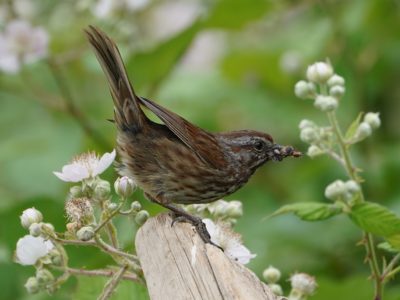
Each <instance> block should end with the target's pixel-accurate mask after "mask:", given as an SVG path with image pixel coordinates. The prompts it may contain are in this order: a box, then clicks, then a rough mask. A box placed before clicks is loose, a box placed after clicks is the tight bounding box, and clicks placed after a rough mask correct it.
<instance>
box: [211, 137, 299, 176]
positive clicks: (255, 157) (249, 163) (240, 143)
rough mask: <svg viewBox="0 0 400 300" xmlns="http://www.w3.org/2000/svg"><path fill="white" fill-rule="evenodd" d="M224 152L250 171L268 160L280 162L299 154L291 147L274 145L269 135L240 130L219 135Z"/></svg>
mask: <svg viewBox="0 0 400 300" xmlns="http://www.w3.org/2000/svg"><path fill="white" fill-rule="evenodd" d="M219 140H220V141H221V142H222V144H223V145H224V147H226V150H228V152H229V153H230V154H231V155H232V157H233V158H234V160H236V161H238V162H239V163H240V164H241V165H242V166H246V167H247V168H248V169H250V170H255V169H257V168H258V167H260V166H262V165H263V164H264V163H265V162H267V161H269V160H274V161H281V160H282V159H283V158H285V157H288V156H293V157H298V156H301V153H300V152H298V151H295V150H294V149H293V147H291V146H281V145H279V144H276V143H274V140H273V139H272V137H271V136H270V135H269V134H266V133H263V132H259V131H253V130H240V131H232V132H227V133H222V134H220V135H219Z"/></svg>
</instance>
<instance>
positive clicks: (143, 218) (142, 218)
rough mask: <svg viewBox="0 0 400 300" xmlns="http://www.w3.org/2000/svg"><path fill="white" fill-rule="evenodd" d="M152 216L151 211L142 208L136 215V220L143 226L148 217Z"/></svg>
mask: <svg viewBox="0 0 400 300" xmlns="http://www.w3.org/2000/svg"><path fill="white" fill-rule="evenodd" d="M149 217H150V215H149V213H148V212H147V210H141V211H139V212H138V213H137V214H136V216H135V222H136V223H137V224H138V225H139V226H142V225H143V224H144V223H145V222H146V221H147V219H148V218H149Z"/></svg>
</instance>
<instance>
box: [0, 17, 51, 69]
mask: <svg viewBox="0 0 400 300" xmlns="http://www.w3.org/2000/svg"><path fill="white" fill-rule="evenodd" d="M48 43H49V36H48V34H47V32H46V31H45V30H44V29H43V28H42V27H32V26H31V24H29V23H28V22H26V21H23V20H14V21H11V22H9V23H8V24H7V26H6V28H5V30H4V32H3V33H0V70H3V71H4V72H8V73H16V72H18V70H19V69H20V67H21V64H22V63H32V62H35V61H37V60H39V59H41V58H44V57H45V56H46V55H47V50H48Z"/></svg>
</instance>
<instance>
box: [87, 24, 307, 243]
mask: <svg viewBox="0 0 400 300" xmlns="http://www.w3.org/2000/svg"><path fill="white" fill-rule="evenodd" d="M86 34H87V37H88V40H89V42H90V44H91V45H92V47H93V49H94V52H95V54H96V56H97V59H98V60H99V62H100V65H101V67H102V68H103V71H104V73H105V74H106V76H107V80H108V83H109V87H110V91H111V95H112V98H113V101H114V119H115V123H116V126H117V128H118V137H117V145H118V146H117V150H118V154H119V156H120V160H121V167H120V169H119V172H120V174H122V175H127V176H129V177H131V178H133V179H134V180H135V181H136V182H137V184H138V186H139V187H140V188H141V189H143V191H144V192H145V194H146V195H147V197H148V198H149V199H150V200H152V201H154V202H157V203H159V204H161V205H162V206H164V207H167V208H169V209H171V210H172V211H174V212H175V213H176V214H177V215H180V216H184V217H185V218H187V219H189V220H190V221H191V222H192V223H194V224H195V225H196V226H197V228H198V229H199V233H200V234H201V235H202V238H203V239H204V240H206V241H209V236H208V234H207V232H206V231H205V232H204V225H203V223H202V222H201V220H200V219H199V218H197V217H194V216H191V215H189V214H187V213H185V211H183V210H182V209H180V208H179V207H177V206H175V205H173V203H179V204H194V203H207V202H212V201H215V200H218V199H220V198H221V197H223V196H226V195H229V194H231V193H233V192H235V191H236V190H237V189H239V188H240V187H242V186H243V185H244V184H245V183H246V182H247V181H248V179H249V178H250V176H251V175H252V174H253V173H254V171H255V170H256V169H257V168H258V167H260V166H261V165H263V164H264V163H265V162H267V161H268V160H282V159H283V158H284V157H287V156H299V155H300V153H299V152H296V151H294V150H293V148H292V147H282V146H280V145H278V144H274V143H273V140H272V137H271V136H270V135H269V134H266V133H262V132H257V131H252V130H240V131H234V132H226V133H211V132H208V131H206V130H203V129H201V128H199V127H197V126H195V125H194V124H192V123H190V122H188V121H187V120H185V119H183V118H182V117H180V116H178V115H177V114H175V113H173V112H171V111H169V110H167V109H166V108H164V107H162V106H160V105H158V104H157V103H155V102H153V101H151V100H149V99H146V98H143V97H139V96H137V95H136V93H135V91H134V90H133V88H132V85H131V84H130V81H129V79H128V75H127V73H126V70H125V67H124V64H123V61H122V58H121V55H120V53H119V51H118V48H117V46H116V45H115V43H114V42H113V41H112V40H111V39H110V38H109V37H108V36H107V35H106V34H105V33H104V32H102V31H100V30H99V29H97V28H95V27H92V26H90V27H89V28H88V29H87V30H86ZM141 106H144V107H146V108H147V109H149V110H150V111H152V112H153V113H154V114H155V115H156V116H157V117H158V118H160V120H161V121H162V122H163V123H164V124H157V123H155V122H152V121H151V120H149V119H148V118H147V117H146V115H145V114H144V112H143V110H142V108H141ZM202 231H203V232H202Z"/></svg>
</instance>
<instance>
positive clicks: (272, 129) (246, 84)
mask: <svg viewBox="0 0 400 300" xmlns="http://www.w3.org/2000/svg"><path fill="white" fill-rule="evenodd" d="M6 2H7V1H6ZM26 2H31V7H30V9H33V13H32V14H31V15H30V16H28V18H30V20H31V22H32V23H33V24H34V25H40V26H43V28H45V29H46V30H47V31H48V33H49V35H50V39H51V42H50V51H49V58H48V59H47V60H44V61H41V62H38V63H35V64H30V65H26V66H25V67H24V68H23V69H22V70H21V71H20V72H19V73H18V74H15V75H10V74H6V73H0V143H1V147H0V199H1V201H0V291H1V295H0V299H94V298H95V296H94V295H96V292H95V291H96V284H97V285H100V286H101V284H102V283H101V282H100V283H99V282H98V281H96V280H95V279H91V278H90V279H87V278H85V279H82V280H81V281H80V282H78V280H76V279H70V280H69V281H68V283H67V284H66V285H64V286H63V288H62V289H61V290H60V291H59V292H58V293H56V294H55V295H52V296H48V295H45V294H43V293H42V294H39V295H35V296H31V295H28V294H27V293H26V291H25V289H24V287H23V285H24V283H25V281H26V279H27V278H28V277H29V276H32V275H33V273H34V269H33V268H32V267H22V266H20V265H17V264H15V263H13V262H12V261H11V258H12V254H13V251H14V249H15V245H16V242H17V240H18V239H19V238H20V237H22V236H23V235H25V234H26V231H25V230H24V229H23V228H21V226H20V223H19V215H20V214H21V212H22V211H23V209H25V208H28V207H32V206H34V207H36V208H37V209H39V210H40V211H42V213H43V214H44V218H45V221H47V222H51V223H53V224H54V225H55V227H56V230H58V231H63V230H64V226H65V221H66V220H65V216H64V215H65V214H64V211H63V205H64V199H65V196H66V193H67V191H68V188H69V186H70V185H68V184H65V183H63V182H61V181H60V180H58V179H57V178H56V177H55V176H54V175H53V174H52V171H54V170H60V169H61V167H62V166H63V165H64V164H65V163H67V162H68V161H69V160H70V159H71V158H72V157H73V156H74V155H76V154H79V153H81V152H84V151H87V150H96V151H97V152H99V153H103V152H105V151H107V152H109V151H110V150H111V149H112V148H113V147H114V145H115V128H114V126H113V124H111V123H110V122H107V121H106V119H109V118H112V116H113V115H112V101H111V97H110V95H109V92H108V89H107V86H106V81H105V77H104V75H103V73H102V72H101V70H100V67H99V66H98V63H97V61H96V59H95V57H94V55H93V53H92V52H91V51H90V48H89V46H88V43H87V42H86V40H85V38H84V35H83V32H82V30H83V28H85V27H86V26H87V25H89V24H94V25H96V26H99V27H100V28H102V29H103V30H105V31H106V32H108V33H109V34H110V35H111V36H113V37H114V39H115V40H116V41H117V43H118V44H119V45H120V47H121V50H122V53H123V56H124V59H125V61H126V65H127V68H128V72H129V73H130V76H131V79H132V81H133V83H134V86H135V88H136V90H137V91H138V93H139V94H140V95H142V96H146V97H149V98H152V99H154V100H156V101H157V102H158V103H160V104H162V105H164V106H165V107H168V108H169V109H171V110H173V111H175V112H176V113H178V114H180V115H182V116H183V117H185V118H187V119H188V120H190V121H192V122H193V123H195V124H197V125H199V126H201V127H203V128H206V129H208V130H211V131H227V130H234V129H244V128H248V129H257V130H262V131H265V132H268V133H270V134H271V135H273V136H274V138H275V140H276V141H277V142H279V143H282V144H292V145H293V146H295V147H297V148H298V149H300V150H302V151H306V149H307V145H305V144H304V143H302V142H301V141H300V140H299V130H298V127H297V126H298V124H299V122H300V120H302V119H304V118H307V119H313V120H316V121H317V122H319V123H320V124H323V122H326V121H325V120H324V116H323V114H321V113H319V112H318V111H316V110H315V109H314V108H313V106H312V102H311V101H301V100H298V99H296V98H295V96H294V95H293V86H294V84H295V83H296V82H297V81H298V80H300V79H302V78H304V74H305V69H306V67H307V65H309V64H311V63H313V62H315V61H321V60H325V59H326V58H329V59H330V60H331V62H332V65H333V66H334V68H335V71H336V72H337V73H338V74H340V75H341V76H343V77H345V79H346V90H347V91H346V95H345V97H344V98H343V100H342V102H341V104H340V108H339V111H338V114H339V118H340V121H341V122H342V124H343V125H345V126H347V125H348V124H349V123H350V122H351V121H352V120H353V119H354V118H355V117H356V115H357V114H358V112H360V111H364V112H367V111H379V112H380V113H381V118H382V127H381V128H380V129H379V130H378V131H376V132H375V133H374V135H373V136H372V137H370V138H369V139H368V140H366V141H365V142H363V143H361V144H359V145H357V146H356V147H355V149H354V150H355V151H354V152H353V157H354V160H355V161H356V163H357V165H358V166H359V167H361V168H362V169H363V170H364V173H363V176H364V178H365V180H366V181H365V191H366V195H367V199H368V200H369V201H376V202H378V203H381V204H384V205H386V206H389V207H390V208H391V209H393V210H395V211H397V212H400V184H399V182H400V158H399V155H400V139H399V138H400V123H399V116H400V84H399V82H400V1H397V0H392V1H391V0H371V1H368V0H354V1H344V0H343V1H335V0H327V1H312V0H310V1H289V0H282V1H264V0H251V1H249V0H220V1H213V0H204V1H201V0H197V1H140V2H143V3H144V4H143V6H141V7H139V8H136V9H133V10H122V11H120V12H116V13H115V14H114V15H111V16H107V17H99V16H96V14H94V13H93V8H94V7H96V5H98V3H97V2H99V1H94V0H92V1H91V0H86V1H72V0H71V1H51V0H37V1H26ZM32 3H33V4H32ZM8 5H11V6H12V5H13V1H12V0H11V1H8ZM1 26H4V23H3V24H2V25H1ZM54 72H55V74H56V75H57V76H58V80H61V81H62V82H63V83H64V84H65V86H66V87H67V89H68V90H69V91H70V92H71V98H72V101H73V104H72V105H71V104H70V103H69V102H68V101H67V102H66V101H65V94H63V93H62V91H60V89H59V86H58V85H57V81H56V79H57V78H55V77H54ZM68 103H69V104H68ZM104 177H105V178H106V179H109V180H113V179H115V178H116V173H115V172H114V171H113V170H111V169H110V170H109V171H107V173H106V174H105V176H104ZM345 178H346V177H345V174H344V173H343V171H342V170H341V169H340V168H339V166H338V165H337V164H336V163H335V162H333V161H332V160H330V159H328V158H326V157H319V158H315V159H310V158H308V157H306V156H305V157H303V158H301V159H286V160H285V161H283V162H280V163H268V164H267V165H266V166H264V167H263V168H261V169H260V170H259V171H257V173H256V174H255V175H254V177H253V178H252V179H251V180H250V182H249V183H248V184H247V185H246V186H245V187H244V188H242V189H241V190H240V191H238V192H236V193H235V194H234V195H232V196H230V197H228V198H227V199H239V200H241V201H242V202H243V204H244V216H243V217H242V218H241V219H239V222H238V224H237V226H236V230H237V231H238V232H240V233H241V234H242V235H243V240H244V243H245V245H246V246H247V247H248V248H249V249H250V250H251V251H252V252H253V253H256V254H257V257H256V258H255V259H254V260H252V261H251V263H250V264H249V265H248V266H249V268H250V269H251V270H253V271H254V272H255V273H257V274H258V275H259V276H261V273H262V271H263V269H264V268H266V267H268V266H269V265H273V266H275V267H278V268H279V269H281V271H282V272H283V275H284V278H288V277H289V276H290V274H291V273H293V272H295V271H302V272H306V273H309V274H312V275H314V276H316V278H317V282H318V284H319V289H318V292H317V294H316V295H315V296H314V297H313V298H312V299H372V283H371V282H370V281H369V280H368V279H367V277H368V274H369V273H368V266H367V265H365V264H363V260H364V248H362V247H360V246H356V244H357V242H358V241H359V240H360V238H361V234H360V232H359V230H358V229H357V228H356V227H355V226H354V225H353V224H352V223H351V222H350V221H349V220H348V219H347V218H346V217H345V216H339V217H335V218H333V219H331V220H328V221H324V222H318V223H306V222H303V221H300V220H298V219H297V218H296V217H294V216H291V215H288V216H281V217H277V218H274V219H271V220H268V221H262V218H263V217H265V216H266V215H268V214H270V213H271V212H273V211H274V210H275V209H277V208H279V207H280V206H281V205H284V204H287V203H293V202H298V201H321V202H324V201H328V200H326V199H325V198H324V196H323V194H324V190H325V187H326V185H327V184H329V183H330V182H332V181H334V180H335V179H345ZM134 197H135V198H137V199H141V200H143V196H142V193H141V191H137V192H135V195H134ZM141 202H142V203H143V204H144V205H145V207H146V209H148V210H149V211H150V212H151V213H152V214H156V213H158V212H159V211H161V209H160V208H159V207H157V206H155V205H153V204H150V203H148V202H146V201H145V200H143V201H141ZM119 225H120V226H125V227H126V226H129V224H127V223H124V224H119ZM132 230H133V229H132ZM125 239H126V242H127V243H131V242H132V237H131V236H126V238H125ZM68 249H70V250H71V254H70V255H71V265H73V266H76V267H78V266H86V267H88V268H93V267H99V266H104V264H106V263H107V262H108V261H107V260H106V257H105V256H104V255H103V254H101V253H99V252H98V251H94V249H81V248H79V249H78V248H73V247H72V248H68ZM282 284H283V285H284V287H285V288H288V283H287V282H285V281H283V282H282ZM82 290H85V291H84V292H82ZM75 292H77V293H78V294H74V293H75ZM71 295H75V296H71ZM84 295H91V296H92V297H89V298H88V297H86V296H84ZM121 295H122V296H121ZM85 297H86V298H85ZM117 298H121V299H142V298H144V299H146V293H145V291H143V289H142V288H138V287H135V286H132V285H126V284H124V285H123V287H122V288H121V289H120V290H119V293H118V294H117V295H116V296H115V299H117ZM385 299H400V284H399V277H397V278H395V279H394V280H392V281H391V282H390V283H389V285H388V288H387V291H386V298H385Z"/></svg>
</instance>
